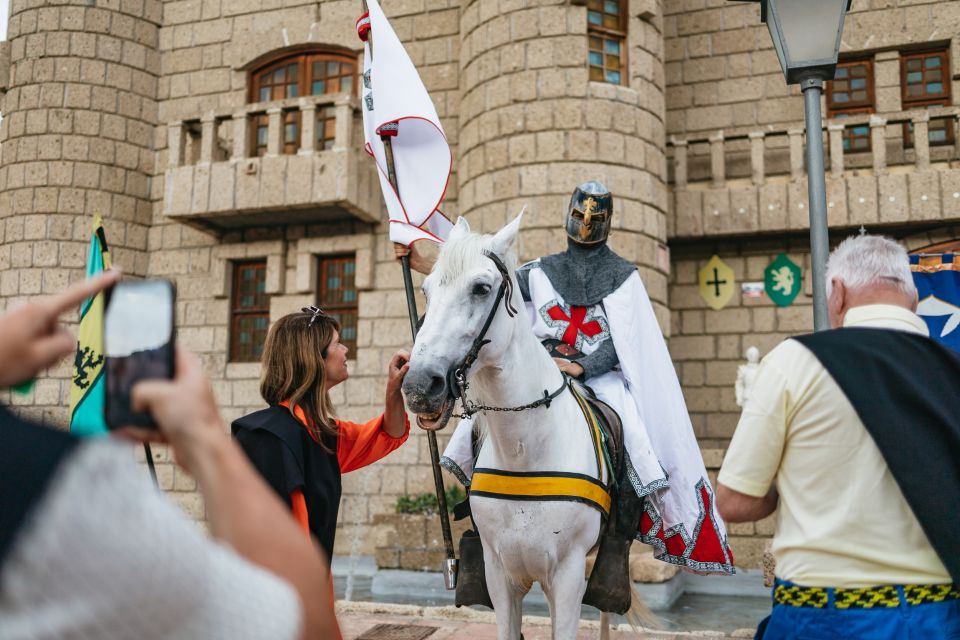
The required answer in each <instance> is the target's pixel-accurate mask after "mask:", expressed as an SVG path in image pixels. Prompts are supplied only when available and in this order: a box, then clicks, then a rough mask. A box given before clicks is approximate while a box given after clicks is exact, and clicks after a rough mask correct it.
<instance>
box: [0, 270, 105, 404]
mask: <svg viewBox="0 0 960 640" xmlns="http://www.w3.org/2000/svg"><path fill="white" fill-rule="evenodd" d="M119 279H120V272H119V271H107V272H106V273H103V274H101V275H99V276H97V277H95V278H90V279H89V280H84V281H83V282H78V283H77V284H75V285H73V286H72V287H69V288H68V289H67V290H66V291H64V292H63V293H58V294H57V295H53V296H44V297H41V298H37V299H36V300H32V301H30V302H27V303H25V304H22V305H20V306H18V307H15V308H13V307H11V310H10V311H9V312H8V313H7V314H6V315H4V316H3V317H2V318H0V387H10V386H13V385H16V384H20V383H21V382H25V381H27V380H29V379H31V378H33V377H34V376H36V375H37V374H38V373H40V372H41V371H43V370H44V369H47V368H49V367H52V366H53V365H55V364H57V362H59V361H60V360H61V359H62V358H63V357H65V356H67V355H69V354H70V353H71V352H72V351H74V350H75V349H76V348H77V339H76V338H75V337H74V336H73V335H72V334H71V333H70V332H69V331H67V330H66V329H65V328H64V327H62V326H61V325H60V322H59V319H60V316H61V315H63V314H64V313H66V312H67V311H69V310H70V309H73V308H74V307H76V306H78V305H79V304H80V303H81V302H83V301H84V300H86V299H87V298H91V297H93V296H95V295H97V294H98V293H100V292H101V291H103V290H104V289H106V288H107V287H110V286H112V285H114V284H116V282H117V280H119Z"/></svg>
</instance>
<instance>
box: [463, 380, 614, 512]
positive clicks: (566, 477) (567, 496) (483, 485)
mask: <svg viewBox="0 0 960 640" xmlns="http://www.w3.org/2000/svg"><path fill="white" fill-rule="evenodd" d="M569 389H570V392H571V393H573V397H574V398H576V400H577V404H579V405H580V410H581V411H583V416H584V418H586V419H587V428H588V429H589V430H590V438H591V441H592V443H593V449H594V454H595V456H596V461H597V476H598V478H599V479H598V478H591V477H590V476H586V475H583V474H580V473H568V472H564V471H500V470H498V469H483V468H478V469H474V471H473V480H472V481H471V482H470V494H471V495H474V496H487V497H489V498H501V499H505V500H538V501H561V502H562V501H566V502H582V503H584V504H587V505H589V506H591V507H594V508H596V509H599V510H600V511H601V512H602V513H603V514H604V515H607V516H608V515H610V492H609V490H608V489H607V487H606V485H604V483H603V480H602V479H603V472H604V468H605V467H604V464H603V448H602V446H603V445H602V438H603V436H602V435H601V433H600V424H599V422H598V421H597V416H596V415H595V414H594V412H593V410H592V409H591V408H590V405H589V404H587V402H586V400H585V399H584V398H583V397H582V396H581V395H580V393H579V391H578V390H577V389H576V387H575V386H574V385H573V384H570V385H569Z"/></svg>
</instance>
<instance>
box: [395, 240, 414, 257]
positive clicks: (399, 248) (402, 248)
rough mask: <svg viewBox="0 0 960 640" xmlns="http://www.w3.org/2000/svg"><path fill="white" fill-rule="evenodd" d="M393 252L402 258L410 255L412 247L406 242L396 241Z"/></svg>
mask: <svg viewBox="0 0 960 640" xmlns="http://www.w3.org/2000/svg"><path fill="white" fill-rule="evenodd" d="M393 253H394V255H395V256H397V257H398V258H402V257H403V256H408V255H410V247H408V246H407V245H405V244H400V243H399V242H394V243H393Z"/></svg>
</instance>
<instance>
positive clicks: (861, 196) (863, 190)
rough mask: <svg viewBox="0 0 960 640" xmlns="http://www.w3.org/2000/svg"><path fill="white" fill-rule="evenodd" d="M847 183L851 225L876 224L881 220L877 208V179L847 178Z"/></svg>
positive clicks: (868, 177)
mask: <svg viewBox="0 0 960 640" xmlns="http://www.w3.org/2000/svg"><path fill="white" fill-rule="evenodd" d="M846 182H847V207H848V209H849V212H850V216H849V222H850V224H851V225H867V224H875V223H876V222H877V221H878V220H879V219H880V217H879V210H878V206H877V178H875V177H873V176H860V177H851V178H847V180H846Z"/></svg>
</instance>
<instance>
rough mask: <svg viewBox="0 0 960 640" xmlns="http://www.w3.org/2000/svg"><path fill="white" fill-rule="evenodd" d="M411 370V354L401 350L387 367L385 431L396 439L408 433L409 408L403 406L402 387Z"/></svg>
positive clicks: (384, 413)
mask: <svg viewBox="0 0 960 640" xmlns="http://www.w3.org/2000/svg"><path fill="white" fill-rule="evenodd" d="M409 370H410V352H409V351H404V350H403V349H401V350H400V351H397V352H396V353H395V354H393V357H392V358H390V364H389V365H387V401H386V408H385V409H384V412H383V429H384V431H386V432H387V433H389V434H390V435H391V436H393V437H394V438H400V437H402V436H403V434H405V433H406V432H407V408H406V407H405V406H404V404H403V393H401V392H400V385H402V384H403V377H404V376H405V375H407V371H409Z"/></svg>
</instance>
